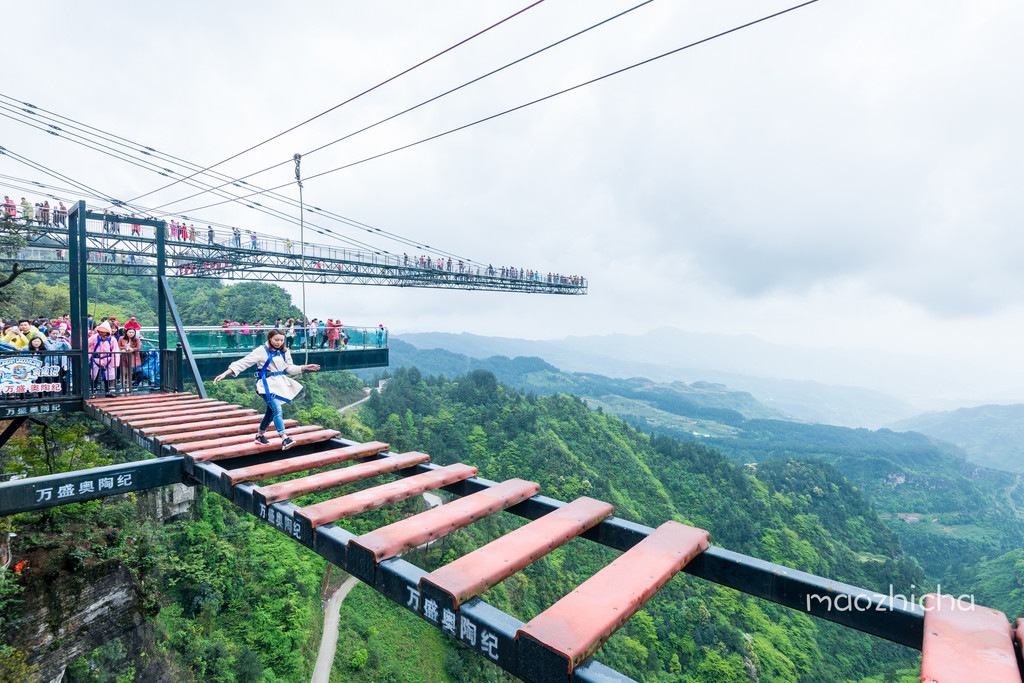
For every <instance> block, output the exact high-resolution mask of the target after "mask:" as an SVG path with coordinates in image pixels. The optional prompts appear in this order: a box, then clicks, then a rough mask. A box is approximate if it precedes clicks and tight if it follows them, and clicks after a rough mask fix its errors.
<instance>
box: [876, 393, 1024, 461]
mask: <svg viewBox="0 0 1024 683" xmlns="http://www.w3.org/2000/svg"><path fill="white" fill-rule="evenodd" d="M892 427H893V429H900V430H907V431H909V430H913V431H915V432H921V433H922V434H928V435H929V436H934V437H935V438H936V439H941V440H943V441H948V442H950V443H955V444H956V445H957V446H959V447H960V448H962V449H963V451H964V453H966V454H967V458H968V459H969V460H971V462H976V463H978V464H979V465H985V466H986V467H996V468H998V469H1002V470H1007V471H1009V472H1024V404H1020V403H1018V404H1014V405H985V406H978V407H976V408H960V409H959V410H951V411H945V412H931V413H924V414H923V415H918V416H916V417H911V418H907V419H906V420H900V421H899V422H896V423H894V424H893V425H892Z"/></svg>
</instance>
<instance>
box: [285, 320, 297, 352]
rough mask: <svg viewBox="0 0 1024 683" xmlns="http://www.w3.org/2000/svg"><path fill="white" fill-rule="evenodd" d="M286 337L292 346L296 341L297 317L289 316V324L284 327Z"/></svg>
mask: <svg viewBox="0 0 1024 683" xmlns="http://www.w3.org/2000/svg"><path fill="white" fill-rule="evenodd" d="M284 339H285V342H286V343H287V344H288V348H289V349H290V348H292V344H294V343H295V319H294V318H288V322H287V324H285V327H284Z"/></svg>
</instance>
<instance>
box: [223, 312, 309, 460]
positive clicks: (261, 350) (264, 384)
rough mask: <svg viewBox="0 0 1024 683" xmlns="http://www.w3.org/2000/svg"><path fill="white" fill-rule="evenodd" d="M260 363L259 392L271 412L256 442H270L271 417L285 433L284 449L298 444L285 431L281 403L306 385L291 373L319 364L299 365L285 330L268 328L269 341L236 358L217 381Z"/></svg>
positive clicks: (279, 429) (281, 435)
mask: <svg viewBox="0 0 1024 683" xmlns="http://www.w3.org/2000/svg"><path fill="white" fill-rule="evenodd" d="M253 365H256V366H259V370H257V371H256V393H258V394H260V395H261V396H263V398H265V399H266V401H267V412H266V413H264V415H263V420H262V421H261V422H260V429H259V432H257V433H256V443H258V444H262V445H264V446H267V445H270V441H268V440H267V437H266V436H265V433H266V431H267V427H269V426H270V422H271V420H273V422H274V428H275V429H277V433H278V435H280V437H281V450H283V451H286V450H288V449H289V448H291V447H292V446H294V445H295V441H293V440H292V439H291V438H289V437H288V435H287V434H286V433H285V431H284V418H283V417H282V416H281V404H282V403H291V401H292V399H294V398H295V397H296V396H298V395H299V393H300V392H301V391H302V385H301V384H299V383H298V382H296V381H295V380H294V379H292V378H291V377H288V376H287V375H299V374H302V371H303V370H309V371H316V370H319V369H320V366H319V365H313V364H310V365H295V364H294V363H292V352H291V351H289V350H288V349H287V347H285V344H284V332H282V331H281V330H278V329H274V330H269V331H268V332H267V343H266V344H263V345H261V346H259V347H257V348H255V349H253V350H252V353H250V354H249V355H248V356H246V357H245V358H242V359H240V360H236V361H235V362H234V363H232V364H231V365H229V366H228V369H227V370H225V371H224V372H222V373H220V374H219V375H217V376H216V377H214V379H213V383H214V384H216V383H217V382H219V381H221V380H222V379H224V378H225V377H229V376H230V377H237V376H238V374H239V373H240V372H242V371H243V370H245V369H246V368H248V367H250V366H253Z"/></svg>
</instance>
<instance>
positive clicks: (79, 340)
mask: <svg viewBox="0 0 1024 683" xmlns="http://www.w3.org/2000/svg"><path fill="white" fill-rule="evenodd" d="M86 231H87V223H86V216H85V202H84V201H79V202H78V203H77V204H73V205H72V206H71V210H70V211H69V212H68V267H69V278H68V288H69V295H70V296H69V298H70V299H71V301H70V304H71V330H72V334H71V349H72V350H74V351H81V352H82V354H81V356H80V357H79V358H78V359H77V363H75V365H77V367H74V373H73V375H72V377H73V381H77V382H78V385H79V387H80V388H81V390H82V401H83V402H85V401H87V400H88V399H89V396H90V390H91V387H90V386H89V354H88V353H87V351H88V348H89V325H88V322H87V321H88V319H89V285H88V282H89V281H88V278H87V275H88V272H87V271H88V262H89V242H88V236H87V234H86Z"/></svg>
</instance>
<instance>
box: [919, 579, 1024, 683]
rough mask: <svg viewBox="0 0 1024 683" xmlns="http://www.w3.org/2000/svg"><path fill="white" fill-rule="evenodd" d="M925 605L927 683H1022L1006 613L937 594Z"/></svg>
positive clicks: (923, 661)
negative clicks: (955, 682) (967, 682)
mask: <svg viewBox="0 0 1024 683" xmlns="http://www.w3.org/2000/svg"><path fill="white" fill-rule="evenodd" d="M924 609H925V613H924V641H923V643H922V647H921V681H922V683H949V681H970V682H971V683H1021V673H1020V669H1019V668H1018V667H1017V655H1016V654H1015V652H1014V649H1013V630H1012V629H1011V628H1010V623H1009V622H1008V621H1007V620H1006V615H1005V614H1003V613H1002V612H1000V611H998V610H994V609H990V608H988V607H982V606H981V605H974V604H972V603H969V602H961V601H959V600H956V599H955V598H953V597H951V596H948V595H936V594H935V593H929V594H928V595H926V596H925V599H924Z"/></svg>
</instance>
